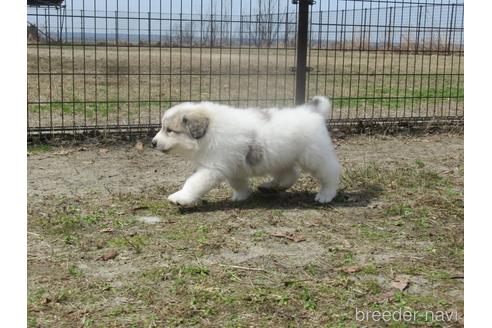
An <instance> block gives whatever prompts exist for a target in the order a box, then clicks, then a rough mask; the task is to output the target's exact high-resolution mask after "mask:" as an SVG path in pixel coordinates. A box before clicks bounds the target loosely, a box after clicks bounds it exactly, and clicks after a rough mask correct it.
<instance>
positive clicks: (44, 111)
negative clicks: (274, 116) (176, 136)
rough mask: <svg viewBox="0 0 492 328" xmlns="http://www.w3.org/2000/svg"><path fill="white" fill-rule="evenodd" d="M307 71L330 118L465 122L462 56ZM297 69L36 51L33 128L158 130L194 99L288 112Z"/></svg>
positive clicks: (269, 60)
mask: <svg viewBox="0 0 492 328" xmlns="http://www.w3.org/2000/svg"><path fill="white" fill-rule="evenodd" d="M308 65H309V66H310V67H311V68H312V71H311V72H310V73H309V75H308V90H307V93H308V96H312V95H315V94H323V95H328V96H331V97H333V99H334V111H333V117H334V118H356V117H357V118H359V117H396V116H398V117H411V116H453V115H463V94H464V91H463V76H462V74H463V57H459V56H451V55H450V56H444V55H439V56H438V55H435V54H434V55H422V54H417V55H416V54H408V53H397V52H381V51H380V52H375V51H354V52H349V51H347V52H342V51H339V50H337V51H333V50H317V49H313V50H311V52H310V56H309V58H308ZM293 66H295V51H294V50H291V49H248V48H243V49H228V48H225V49H224V48H223V49H210V48H202V49H200V48H194V49H179V48H174V49H170V48H148V47H142V48H136V47H131V48H127V47H119V48H116V47H105V46H98V47H94V46H86V47H85V49H84V47H80V46H79V47H73V48H72V47H71V46H51V48H49V47H43V46H40V47H35V46H30V47H28V60H27V67H28V102H29V105H28V113H29V126H30V127H37V126H50V125H51V124H53V125H62V124H63V125H104V124H118V123H119V124H127V123H131V124H136V123H157V122H159V117H160V116H161V114H162V112H163V111H164V110H166V109H167V108H169V107H170V106H171V105H172V104H173V103H175V102H180V101H190V100H191V101H199V100H212V101H220V102H223V103H228V102H229V103H231V104H234V105H240V106H267V105H268V106H270V105H279V106H281V105H291V104H293V101H294V95H295V92H294V73H292V72H291V70H290V68H291V67H293ZM38 73H39V74H38ZM390 73H391V75H388V74H390Z"/></svg>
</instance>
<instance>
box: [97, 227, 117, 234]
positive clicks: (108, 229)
mask: <svg viewBox="0 0 492 328" xmlns="http://www.w3.org/2000/svg"><path fill="white" fill-rule="evenodd" d="M113 231H114V229H113V228H104V229H101V230H99V232H101V233H104V232H113Z"/></svg>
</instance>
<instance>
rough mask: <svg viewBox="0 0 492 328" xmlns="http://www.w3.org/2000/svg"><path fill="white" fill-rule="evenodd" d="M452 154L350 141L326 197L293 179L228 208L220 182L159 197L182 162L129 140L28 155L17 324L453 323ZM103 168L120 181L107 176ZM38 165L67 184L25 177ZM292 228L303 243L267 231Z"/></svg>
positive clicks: (458, 207) (457, 139) (458, 188)
mask: <svg viewBox="0 0 492 328" xmlns="http://www.w3.org/2000/svg"><path fill="white" fill-rule="evenodd" d="M106 147H107V146H106ZM103 149H104V148H103ZM462 151H463V149H462V137H461V136H430V137H429V136H428V137H426V138H378V137H377V138H374V139H371V138H367V137H366V138H356V139H353V140H352V139H348V140H344V141H342V142H341V145H340V147H339V149H338V152H339V154H340V156H341V158H342V163H343V164H344V167H345V173H344V175H343V182H342V186H341V188H340V192H339V195H338V196H337V197H336V199H335V201H334V202H333V203H332V204H331V206H323V205H319V204H316V203H314V202H313V198H314V192H315V190H316V187H317V185H316V183H315V182H314V181H313V180H312V179H311V178H309V177H307V176H303V177H302V178H301V179H300V181H299V182H298V183H297V184H296V185H295V186H294V188H293V189H292V190H289V191H288V192H285V193H282V194H279V195H263V194H254V196H253V198H252V199H250V200H248V201H246V202H243V203H232V202H230V201H229V196H230V190H229V189H228V188H227V187H225V186H222V187H220V188H218V189H216V190H214V191H213V192H211V193H210V194H209V195H207V197H206V203H205V204H204V205H203V206H201V207H199V208H195V209H180V208H178V207H176V206H173V205H171V204H169V203H168V202H166V201H165V200H164V195H165V194H168V193H169V192H171V191H172V190H175V189H176V188H177V187H178V186H179V185H180V184H181V181H178V180H181V179H182V178H183V177H184V175H186V174H187V173H186V172H184V170H183V163H182V161H181V160H179V159H174V160H175V161H176V163H174V164H172V163H171V162H170V161H171V160H173V159H172V158H168V157H162V156H160V155H158V154H155V153H153V152H150V151H148V150H147V149H145V151H144V152H143V153H138V151H137V150H135V149H133V148H132V147H131V146H123V147H121V148H118V147H111V148H109V149H108V148H106V150H105V151H104V152H102V151H101V149H100V148H99V149H98V148H95V147H94V148H89V149H85V150H83V151H81V150H79V149H77V148H73V149H72V148H66V149H56V148H46V147H37V148H35V149H31V153H32V154H31V155H30V164H29V165H30V177H29V181H31V182H36V183H37V186H38V187H34V188H33V186H36V185H33V184H31V182H30V184H29V185H30V189H31V190H30V192H29V208H28V231H29V232H28V243H29V244H28V270H29V275H28V290H29V295H28V313H29V314H28V315H29V317H28V319H29V326H30V327H38V326H42V327H45V326H46V327H57V326H60V327H61V326H70V327H71V326H75V325H79V326H83V327H123V326H124V327H163V326H165V327H189V326H214V327H250V326H265V327H287V326H291V325H294V326H311V327H314V326H326V327H355V326H359V325H360V322H357V321H356V320H355V308H358V309H365V310H381V311H386V310H387V311H398V309H403V310H409V311H419V313H424V311H428V310H430V311H457V313H458V316H459V318H462V315H463V280H462V277H463V152H462ZM63 154H65V155H63ZM115 163H116V164H115ZM144 163H145V164H144ZM163 163H164V164H163ZM113 164H114V165H122V166H123V167H127V169H126V170H125V172H124V173H123V174H122V175H121V177H122V179H124V180H125V181H121V182H118V180H117V179H118V177H114V178H109V175H111V174H113V173H110V172H108V171H111V170H112V168H111V167H109V165H113ZM138 164H140V165H139V166H138ZM65 167H66V168H65ZM77 167H78V169H77ZM98 167H100V169H99V170H96V168H98ZM65 169H66V170H69V171H67V172H74V173H73V174H71V175H68V174H63V173H60V171H61V172H64V171H63V170H65ZM74 170H75V171H74ZM155 170H158V174H157V177H156V173H155ZM50 172H51V173H50ZM76 172H78V174H76ZM91 172H92V175H94V177H93V178H94V180H89V179H88V178H81V177H83V175H84V174H89V173H91ZM111 172H112V171H111ZM116 173H118V171H117V172H116ZM116 173H115V174H116ZM161 173H164V174H163V175H161ZM46 174H48V175H49V176H50V177H51V179H50V181H49V184H51V185H52V187H53V185H57V184H58V187H57V188H61V189H55V190H66V191H65V192H61V191H59V192H56V191H55V192H51V193H50V192H48V193H47V192H46V190H47V189H45V187H46V186H45V185H46V184H47V183H41V181H33V180H32V179H36V177H37V178H38V179H39V177H40V176H43V175H46ZM135 175H137V176H138V178H134V176H135ZM174 177H177V178H176V181H174V182H169V180H167V179H168V178H174ZM152 178H154V180H152ZM109 179H115V184H113V185H111V189H108V190H109V192H106V191H105V190H104V188H102V187H101V185H103V184H105V183H107V182H108V181H109ZM57 181H58V182H57ZM94 181H95V182H94ZM146 182H147V183H150V185H146V184H145V183H146ZM256 182H258V181H256ZM126 184H131V185H132V187H136V186H140V187H141V188H142V192H124V190H125V189H124V187H123V186H124V185H126ZM95 187H96V188H98V187H101V188H100V189H94V188H95ZM83 190H85V192H82V191H83ZM72 192H75V194H72ZM142 216H157V217H159V218H161V222H159V223H156V224H145V223H142V222H140V221H139V218H140V217H142ZM289 233H290V234H292V235H293V236H297V237H302V238H299V239H297V240H298V242H296V241H295V240H290V239H287V238H279V237H276V236H274V235H282V234H284V235H285V234H289ZM113 251H117V252H118V255H117V256H116V257H115V258H114V259H111V260H108V261H103V260H101V256H103V255H105V254H109V253H111V252H113ZM396 280H404V281H408V288H406V289H405V290H404V291H399V290H398V289H396V288H394V287H392V282H394V281H396ZM371 324H372V323H371V322H369V323H368V325H369V326H371ZM414 324H415V325H421V326H429V327H430V326H432V327H441V326H446V327H451V326H462V325H463V322H462V321H451V322H442V321H438V320H431V319H430V318H425V317H424V316H418V317H417V318H416V322H413V323H412V325H414ZM391 325H393V326H397V327H405V323H403V322H391ZM375 326H379V325H375Z"/></svg>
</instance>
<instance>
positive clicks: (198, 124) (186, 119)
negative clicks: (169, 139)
mask: <svg viewBox="0 0 492 328" xmlns="http://www.w3.org/2000/svg"><path fill="white" fill-rule="evenodd" d="M182 122H183V125H184V126H185V127H186V129H187V130H188V133H189V135H190V136H191V137H192V138H195V139H200V138H202V137H203V136H204V135H205V133H206V132H207V128H208V123H209V119H208V116H207V114H205V113H204V112H203V111H200V110H193V111H190V112H189V113H186V114H184V115H183V120H182Z"/></svg>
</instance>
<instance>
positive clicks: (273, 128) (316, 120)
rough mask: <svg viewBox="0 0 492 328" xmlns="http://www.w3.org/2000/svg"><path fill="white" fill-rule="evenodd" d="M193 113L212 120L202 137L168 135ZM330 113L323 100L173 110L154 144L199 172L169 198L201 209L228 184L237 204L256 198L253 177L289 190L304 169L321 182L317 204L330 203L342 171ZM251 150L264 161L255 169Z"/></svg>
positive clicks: (186, 105)
mask: <svg viewBox="0 0 492 328" xmlns="http://www.w3.org/2000/svg"><path fill="white" fill-rule="evenodd" d="M194 111H198V112H200V113H203V114H205V115H206V117H207V118H208V119H209V121H208V127H207V130H206V133H205V135H204V136H203V137H201V138H199V139H193V138H192V137H191V136H190V135H189V134H187V133H185V132H181V133H174V132H169V133H168V132H166V130H167V128H168V127H167V126H166V124H168V122H169V120H170V119H172V118H173V117H180V115H185V116H186V115H187V114H189V113H193V112H194ZM329 112H330V101H329V100H328V99H327V98H324V97H315V98H313V101H312V102H310V103H307V104H304V105H302V106H299V107H296V108H283V109H278V108H270V109H255V108H247V109H238V108H233V107H229V106H224V105H219V104H214V103H209V102H201V103H183V104H180V105H177V106H175V107H173V108H171V109H169V110H168V111H167V112H166V113H165V114H164V117H163V126H162V129H161V131H159V133H158V134H157V135H156V136H155V137H154V139H153V144H154V145H155V146H156V148H157V149H159V150H163V151H172V152H176V153H180V154H183V155H187V156H188V157H190V158H191V159H192V160H193V161H194V162H195V163H196V165H197V167H198V168H197V170H196V172H195V173H194V174H193V175H192V176H190V177H189V178H188V179H187V180H186V182H185V184H184V186H183V188H182V189H181V190H180V191H178V192H176V193H174V194H172V195H170V196H169V197H168V199H169V200H170V201H171V202H173V203H176V204H180V205H193V204H197V203H198V202H199V201H200V198H201V197H202V196H203V195H204V194H205V193H206V192H208V191H209V190H211V189H213V188H214V187H216V186H217V185H218V184H220V183H221V182H222V181H227V182H228V183H229V184H230V186H231V187H232V189H233V191H234V193H233V196H232V199H233V200H236V201H240V200H245V199H247V198H248V196H249V195H250V194H251V189H250V187H249V184H248V178H249V177H253V176H265V175H269V176H271V177H272V178H273V179H272V181H270V182H268V183H265V184H263V185H262V186H260V189H262V190H265V189H268V190H285V189H288V188H289V187H291V186H292V185H293V184H294V183H295V182H296V180H297V177H298V175H299V171H300V169H303V170H305V171H307V172H308V173H310V174H311V175H312V176H313V177H315V178H316V179H317V180H318V181H319V182H320V185H321V188H320V190H319V192H318V194H317V195H316V197H315V200H316V201H318V202H320V203H327V202H330V201H331V200H332V199H333V198H334V197H335V195H336V192H337V186H338V183H339V179H340V172H341V167H340V164H339V162H338V159H337V157H336V154H335V151H334V148H333V145H332V142H331V138H330V135H329V132H328V129H327V128H326V125H325V119H326V118H327V117H328V115H329ZM176 115H178V116H176ZM252 145H255V146H254V147H256V148H254V149H261V150H262V154H261V160H259V161H257V163H254V165H252V164H251V161H250V162H248V161H247V160H246V157H247V154H248V151H250V150H251V147H252Z"/></svg>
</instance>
